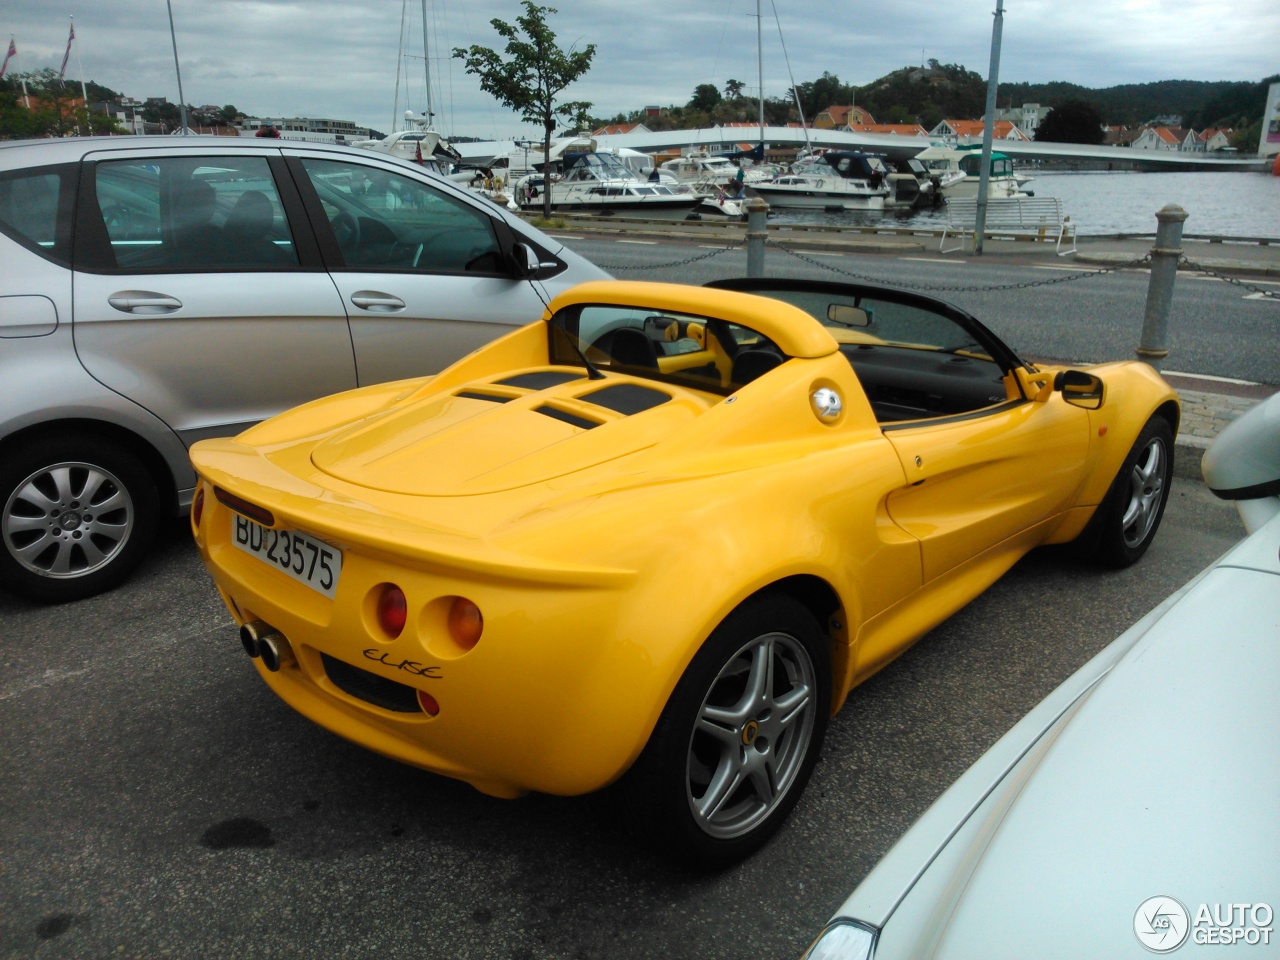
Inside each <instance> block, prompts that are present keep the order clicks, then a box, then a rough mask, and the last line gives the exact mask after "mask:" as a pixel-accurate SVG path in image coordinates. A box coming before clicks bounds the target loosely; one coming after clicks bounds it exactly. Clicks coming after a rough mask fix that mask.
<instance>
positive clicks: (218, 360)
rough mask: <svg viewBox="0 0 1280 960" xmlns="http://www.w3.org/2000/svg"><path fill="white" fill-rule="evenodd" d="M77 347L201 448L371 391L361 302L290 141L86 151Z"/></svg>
mask: <svg viewBox="0 0 1280 960" xmlns="http://www.w3.org/2000/svg"><path fill="white" fill-rule="evenodd" d="M81 195H82V203H81V207H80V214H79V217H78V220H77V239H76V244H77V248H76V262H75V272H74V280H73V284H74V296H75V317H74V337H75V344H76V351H77V353H78V355H79V357H80V360H81V362H82V363H83V365H84V367H85V369H87V370H88V371H89V373H90V374H91V375H92V376H94V377H95V378H97V379H98V380H99V381H100V382H102V383H103V384H105V385H106V386H108V387H110V388H111V389H113V390H115V391H117V392H119V393H121V394H123V395H124V396H126V397H128V398H130V399H131V400H134V401H135V402H137V403H139V404H141V405H142V406H144V407H146V408H147V409H148V410H150V411H151V412H152V413H154V414H155V415H157V416H158V417H160V418H161V419H162V420H164V421H165V422H166V423H168V424H169V425H170V426H171V427H172V428H173V429H174V430H175V431H176V432H177V433H178V435H179V436H180V437H181V438H182V440H183V442H184V443H186V444H187V445H188V446H190V444H192V443H193V442H195V441H196V440H199V439H202V438H205V437H211V436H226V435H230V434H234V433H238V432H239V431H241V430H243V429H245V428H246V427H248V426H250V425H252V424H254V423H256V422H258V421H259V420H262V419H264V418H266V417H269V416H272V415H273V414H276V413H278V412H280V411H282V410H285V409H287V408H289V407H292V406H296V405H297V404H300V403H303V402H305V401H307V400H311V399H314V398H316V397H319V396H323V395H325V394H330V393H335V392H337V391H340V390H346V389H350V388H352V387H355V386H356V375H355V360H354V355H353V351H352V347H351V335H350V331H349V329H348V326H347V319H346V311H345V310H344V309H343V306H342V301H341V299H340V298H339V296H338V292H337V290H336V289H335V288H334V285H333V281H332V279H331V278H330V277H329V275H328V273H327V271H326V270H325V269H324V265H323V263H322V262H321V260H320V257H319V252H318V249H317V247H316V243H315V239H314V237H313V235H312V234H311V232H310V228H309V225H308V223H307V219H306V216H305V214H303V212H302V208H301V203H300V201H299V199H298V197H297V194H296V191H295V190H294V188H293V186H292V178H291V177H289V175H288V173H287V172H286V171H285V170H284V166H283V160H282V158H281V157H280V154H279V150H278V149H266V148H258V149H245V148H243V147H242V148H239V149H236V148H230V147H220V146H219V145H216V144H208V145H205V144H197V145H191V146H186V145H183V146H180V147H173V148H162V149H151V150H146V149H134V150H128V149H125V150H109V149H104V150H101V151H96V152H94V153H90V154H88V155H87V157H86V159H85V162H84V164H83V166H82V171H81Z"/></svg>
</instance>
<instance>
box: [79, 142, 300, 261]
mask: <svg viewBox="0 0 1280 960" xmlns="http://www.w3.org/2000/svg"><path fill="white" fill-rule="evenodd" d="M94 180H95V187H96V190H97V195H98V210H99V213H100V214H101V216H102V222H103V225H104V226H105V227H106V230H107V237H108V239H109V240H110V243H111V251H112V253H113V254H114V256H115V262H116V266H117V267H119V268H121V269H126V270H130V271H133V272H146V271H151V270H157V271H171V270H179V271H183V272H197V271H203V270H219V271H233V270H281V269H288V268H289V267H296V266H297V265H298V254H297V250H296V249H295V247H294V243H293V235H292V234H291V233H290V231H289V223H288V220H287V219H286V217H285V214H284V209H283V207H282V206H281V203H280V196H279V194H278V192H277V191H276V186H275V181H274V180H273V179H272V177H271V170H270V168H269V167H268V165H267V161H266V158H264V157H165V158H156V159H145V160H108V161H103V162H100V163H98V164H97V166H96V167H95V169H94Z"/></svg>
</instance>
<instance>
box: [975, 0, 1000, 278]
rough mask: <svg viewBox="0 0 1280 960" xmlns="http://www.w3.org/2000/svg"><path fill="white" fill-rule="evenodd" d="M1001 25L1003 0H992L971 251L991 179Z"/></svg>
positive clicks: (983, 220) (978, 241)
mask: <svg viewBox="0 0 1280 960" xmlns="http://www.w3.org/2000/svg"><path fill="white" fill-rule="evenodd" d="M1003 28H1004V0H996V22H995V25H994V26H993V27H992V28H991V69H990V71H989V72H988V74H987V112H986V115H985V116H984V117H983V118H982V169H981V171H980V172H979V174H978V210H977V217H976V218H975V220H974V224H973V227H974V231H973V252H974V253H982V240H983V236H982V235H983V233H984V232H985V231H986V228H987V188H988V187H989V186H990V181H991V140H992V136H993V135H994V133H995V125H996V88H997V87H998V86H999V85H1000V33H1001V30H1002V29H1003Z"/></svg>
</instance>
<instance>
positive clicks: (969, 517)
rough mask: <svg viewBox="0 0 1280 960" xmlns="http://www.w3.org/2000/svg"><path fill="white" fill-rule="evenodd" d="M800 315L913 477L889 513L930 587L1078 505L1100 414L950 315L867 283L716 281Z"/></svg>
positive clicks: (906, 475)
mask: <svg viewBox="0 0 1280 960" xmlns="http://www.w3.org/2000/svg"><path fill="white" fill-rule="evenodd" d="M709 286H715V287H723V288H727V289H735V290H744V291H747V292H752V293H763V294H765V295H767V296H772V297H777V298H779V299H782V300H786V301H787V302H789V303H792V304H794V305H795V306H797V307H800V308H801V309H802V310H805V311H806V312H808V313H809V314H810V315H811V316H813V317H814V318H815V319H817V320H818V321H819V322H820V323H822V324H823V325H824V326H826V327H827V329H828V330H829V331H830V333H831V335H832V336H833V337H834V338H835V340H836V341H837V342H838V343H839V344H840V352H841V353H842V354H843V355H844V356H845V357H846V358H847V359H848V360H849V363H850V365H851V366H852V367H853V369H854V372H855V373H856V374H857V376H858V380H859V382H860V383H861V385H862V387H863V390H864V392H865V393H866V396H867V400H868V402H869V403H870V404H871V408H872V410H873V411H874V413H875V416H876V419H877V421H878V422H879V424H880V428H881V430H882V431H883V433H884V436H885V438H886V439H887V440H888V441H889V443H890V444H891V445H892V446H893V449H894V451H895V452H896V454H897V456H898V460H899V462H900V463H901V466H902V480H901V481H900V484H899V485H898V486H896V487H893V488H891V489H889V490H888V491H887V492H886V496H885V510H886V512H887V513H888V515H889V517H890V518H891V519H892V520H893V522H894V523H895V524H897V525H898V527H900V528H901V529H902V530H904V531H906V532H907V533H909V534H910V535H911V536H912V537H914V538H915V539H916V540H917V541H919V543H920V554H921V564H922V580H923V583H924V584H928V583H929V582H930V581H932V580H935V579H936V578H938V577H939V576H942V575H943V574H945V573H947V572H948V571H950V570H953V569H955V568H956V567H957V566H958V565H960V564H962V563H964V562H965V561H968V560H971V559H973V558H976V557H978V556H979V555H980V554H982V553H983V552H984V551H987V550H989V549H991V548H993V547H996V546H997V545H998V544H1000V543H1001V542H1003V541H1005V540H1007V539H1008V538H1010V537H1014V536H1016V535H1017V534H1018V533H1020V532H1022V531H1024V530H1026V529H1027V528H1029V527H1032V526H1034V525H1035V524H1037V523H1040V522H1042V521H1044V520H1046V519H1049V518H1051V517H1054V516H1057V515H1058V514H1059V513H1061V512H1062V510H1064V509H1065V508H1066V507H1068V506H1070V505H1072V504H1073V503H1074V499H1073V498H1074V495H1075V494H1076V492H1077V491H1078V490H1079V488H1080V486H1081V484H1082V483H1083V481H1084V471H1085V464H1086V463H1087V461H1088V449H1089V437H1090V427H1089V415H1088V413H1087V411H1086V410H1084V409H1082V408H1081V407H1080V406H1075V405H1072V404H1069V403H1067V402H1066V401H1065V400H1064V399H1063V395H1062V393H1060V392H1058V391H1054V390H1052V389H1043V390H1042V389H1040V387H1039V386H1036V385H1035V384H1036V383H1041V384H1043V382H1044V381H1046V380H1048V377H1046V376H1036V375H1032V374H1030V373H1029V370H1028V368H1027V366H1026V365H1025V364H1024V363H1023V362H1022V361H1021V360H1020V359H1019V358H1018V357H1017V355H1016V354H1014V353H1013V352H1012V351H1011V350H1010V349H1009V348H1008V347H1007V346H1005V345H1004V344H1003V343H1001V342H1000V340H999V338H997V337H996V336H995V335H994V334H992V333H991V331H989V330H987V329H986V328H985V327H984V326H983V325H982V324H981V323H979V322H978V321H977V320H976V319H975V318H973V317H971V316H969V315H968V314H967V313H965V312H964V311H962V310H960V309H959V308H957V307H954V306H952V305H951V304H947V303H944V302H943V301H940V300H935V299H934V298H932V297H928V296H924V295H922V294H916V293H913V292H909V291H903V290H894V289H892V288H887V287H877V286H872V285H867V284H841V283H830V282H820V281H808V280H787V279H781V278H764V279H746V280H742V279H733V280H717V281H713V282H712V283H711V284H709Z"/></svg>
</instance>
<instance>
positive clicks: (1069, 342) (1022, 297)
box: [553, 231, 1280, 385]
mask: <svg viewBox="0 0 1280 960" xmlns="http://www.w3.org/2000/svg"><path fill="white" fill-rule="evenodd" d="M553 232H554V233H555V235H556V236H557V237H559V238H561V239H563V240H564V242H565V244H566V245H567V246H569V247H570V248H571V249H572V250H574V251H575V252H577V253H580V254H582V255H584V256H586V257H587V258H588V259H590V260H592V261H593V262H595V263H597V264H599V265H600V266H602V267H604V268H605V269H606V270H609V271H611V272H612V273H613V274H614V276H616V277H618V278H619V279H633V280H662V281H669V282H679V283H705V282H707V281H708V280H712V279H716V278H719V277H738V276H746V273H747V257H746V252H745V247H738V248H737V249H734V250H730V251H728V252H725V251H724V245H723V244H719V245H717V244H707V245H704V246H696V245H693V244H686V243H653V242H651V241H648V240H616V239H601V238H599V237H595V236H577V235H574V234H572V233H570V232H565V233H561V232H558V231H553ZM691 258H701V259H696V260H692V262H686V261H690V260H691ZM765 269H766V271H767V272H768V274H769V275H770V276H788V277H805V278H810V279H817V280H830V281H850V282H852V281H857V280H859V279H861V280H864V281H866V280H870V281H873V282H878V283H889V284H896V285H901V286H906V287H910V288H911V289H915V290H919V291H920V292H922V293H928V294H931V295H933V296H937V297H940V298H942V299H944V300H949V301H951V302H952V303H954V304H956V305H957V306H960V307H962V308H964V309H965V310H968V311H969V312H970V313H972V314H973V315H974V316H976V317H977V318H978V319H979V320H981V321H982V322H983V323H985V324H986V325H987V326H988V327H990V328H991V329H992V330H993V331H994V332H995V333H996V334H997V335H999V336H1000V337H1001V339H1003V340H1005V342H1007V343H1008V344H1009V345H1010V346H1011V347H1013V348H1014V349H1015V350H1016V351H1018V352H1019V353H1020V354H1022V355H1023V356H1025V357H1030V358H1034V359H1040V360H1061V361H1069V362H1076V363H1086V362H1088V363H1095V362H1101V361H1105V360H1132V359H1134V349H1135V348H1136V347H1137V345H1138V342H1139V340H1140V338H1141V334H1142V321H1143V315H1144V312H1145V307H1146V298H1147V285H1148V282H1149V277H1150V274H1149V272H1148V271H1146V270H1137V269H1133V270H1122V271H1119V272H1113V273H1101V274H1100V273H1098V272H1097V271H1098V270H1100V269H1101V268H1099V267H1095V266H1087V265H1084V264H1072V263H1070V262H1068V261H1062V260H1059V259H1058V258H1056V257H1054V256H1052V252H1051V251H1050V253H1049V254H1047V255H1046V254H1044V253H1039V254H1038V255H1022V256H1017V255H1014V256H998V257H997V256H992V257H991V258H990V259H988V260H984V261H982V262H976V261H973V260H969V261H965V260H959V259H956V258H951V259H944V258H939V257H938V256H937V255H936V254H934V253H931V252H928V251H925V252H921V253H916V254H911V255H909V256H903V255H898V254H878V253H873V254H851V253H813V252H807V251H801V252H790V251H787V250H783V249H780V248H778V247H774V246H771V247H769V248H768V249H767V251H766V256H765ZM1082 273H1083V274H1087V276H1085V277H1084V278H1083V279H1071V280H1066V279H1065V278H1067V277H1071V276H1074V275H1078V274H1082ZM1249 283H1251V284H1252V285H1253V286H1254V287H1256V288H1260V289H1266V290H1275V289H1277V285H1276V284H1275V283H1274V282H1270V283H1265V282H1261V281H1249ZM1020 284H1027V285H1028V286H1025V287H1021V286H1014V287H1013V288H1009V287H1010V285H1020ZM996 286H999V287H1004V288H1005V289H999V290H986V289H978V290H971V289H965V288H969V287H978V288H989V287H996ZM1168 330H1169V340H1168V349H1169V358H1168V360H1167V362H1166V363H1165V365H1164V366H1165V369H1167V370H1171V371H1179V372H1183V373H1192V374H1197V375H1206V374H1207V375H1209V376H1216V377H1229V378H1233V379H1239V380H1247V381H1250V382H1254V383H1264V384H1271V385H1280V301H1276V300H1261V299H1258V298H1256V296H1254V295H1252V294H1251V292H1250V290H1249V289H1248V288H1246V287H1242V286H1237V285H1235V284H1231V283H1226V282H1223V281H1220V280H1215V279H1213V278H1209V277H1204V276H1195V275H1189V274H1186V273H1179V275H1178V278H1177V280H1176V281H1175V284H1174V296H1173V305H1172V309H1171V313H1170V317H1169V328H1168Z"/></svg>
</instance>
